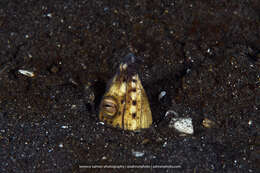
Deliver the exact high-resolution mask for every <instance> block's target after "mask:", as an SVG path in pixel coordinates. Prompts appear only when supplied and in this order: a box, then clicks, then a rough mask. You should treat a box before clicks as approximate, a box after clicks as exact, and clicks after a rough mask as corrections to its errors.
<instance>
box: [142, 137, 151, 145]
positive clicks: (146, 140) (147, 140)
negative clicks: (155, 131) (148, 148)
mask: <svg viewBox="0 0 260 173" xmlns="http://www.w3.org/2000/svg"><path fill="white" fill-rule="evenodd" d="M149 141H150V140H149V139H147V138H146V139H144V140H143V141H142V144H143V145H145V144H147V143H148V142H149Z"/></svg>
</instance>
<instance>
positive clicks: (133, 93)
mask: <svg viewBox="0 0 260 173" xmlns="http://www.w3.org/2000/svg"><path fill="white" fill-rule="evenodd" d="M99 119H100V120H101V121H104V122H105V123H107V124H109V125H112V126H113V127H119V128H122V129H124V130H138V129H143V128H149V127H150V125H151V124H152V113H151V110H150V105H149V101H148V98H147V95H146V93H145V91H144V88H143V86H142V84H141V80H140V78H139V76H138V74H137V73H136V69H135V66H134V57H133V56H131V57H129V60H128V61H125V62H123V63H121V64H120V67H119V71H118V73H116V75H115V76H114V77H113V79H112V81H111V84H110V85H109V88H108V90H107V92H106V93H105V95H104V97H103V100H102V101H101V104H100V110H99Z"/></svg>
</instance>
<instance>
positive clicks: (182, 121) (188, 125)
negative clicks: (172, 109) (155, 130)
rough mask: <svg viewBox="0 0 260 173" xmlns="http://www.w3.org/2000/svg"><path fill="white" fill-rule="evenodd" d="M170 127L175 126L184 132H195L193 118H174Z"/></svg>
mask: <svg viewBox="0 0 260 173" xmlns="http://www.w3.org/2000/svg"><path fill="white" fill-rule="evenodd" d="M169 127H170V128H175V129H176V130H177V131H179V132H180V133H184V134H193V133H194V130H193V125H192V119H191V118H172V119H171V121H170V124H169Z"/></svg>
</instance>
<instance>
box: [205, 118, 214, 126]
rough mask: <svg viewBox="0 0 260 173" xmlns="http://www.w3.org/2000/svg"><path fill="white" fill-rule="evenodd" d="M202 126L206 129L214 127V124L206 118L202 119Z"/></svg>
mask: <svg viewBox="0 0 260 173" xmlns="http://www.w3.org/2000/svg"><path fill="white" fill-rule="evenodd" d="M202 125H203V126H204V127H206V128H212V127H214V126H215V125H216V123H215V122H214V121H212V120H210V119H208V118H204V120H203V121H202Z"/></svg>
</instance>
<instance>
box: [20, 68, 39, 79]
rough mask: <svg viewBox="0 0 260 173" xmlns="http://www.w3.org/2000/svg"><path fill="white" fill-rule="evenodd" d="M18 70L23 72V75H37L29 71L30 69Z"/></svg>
mask: <svg viewBox="0 0 260 173" xmlns="http://www.w3.org/2000/svg"><path fill="white" fill-rule="evenodd" d="M18 72H19V73H21V74H23V75H25V76H27V77H34V76H35V75H34V73H33V72H31V71H28V70H22V69H20V70H18Z"/></svg>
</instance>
